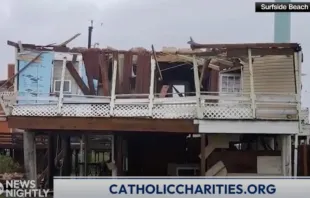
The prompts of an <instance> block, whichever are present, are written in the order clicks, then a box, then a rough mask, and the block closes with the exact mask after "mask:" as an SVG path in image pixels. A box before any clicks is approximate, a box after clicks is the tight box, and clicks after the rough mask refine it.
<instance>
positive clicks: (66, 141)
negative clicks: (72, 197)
mask: <svg viewBox="0 0 310 198" xmlns="http://www.w3.org/2000/svg"><path fill="white" fill-rule="evenodd" d="M70 139H71V138H70V136H69V135H62V136H61V147H62V150H63V152H64V154H63V168H62V173H61V175H62V176H71V166H72V161H71V157H72V153H71V142H70Z"/></svg>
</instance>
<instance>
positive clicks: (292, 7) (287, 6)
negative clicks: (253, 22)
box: [255, 2, 310, 12]
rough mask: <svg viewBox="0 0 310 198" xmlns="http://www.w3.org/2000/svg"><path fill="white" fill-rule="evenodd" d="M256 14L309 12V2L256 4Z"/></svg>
mask: <svg viewBox="0 0 310 198" xmlns="http://www.w3.org/2000/svg"><path fill="white" fill-rule="evenodd" d="M255 11H256V12H310V2H294V3H275V2H256V3H255Z"/></svg>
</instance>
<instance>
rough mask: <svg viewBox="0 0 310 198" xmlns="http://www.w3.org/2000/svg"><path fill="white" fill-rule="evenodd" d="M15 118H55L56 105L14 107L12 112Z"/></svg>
mask: <svg viewBox="0 0 310 198" xmlns="http://www.w3.org/2000/svg"><path fill="white" fill-rule="evenodd" d="M12 115H15V116H57V105H55V104H54V105H48V104H46V105H16V106H14V108H13V110H12Z"/></svg>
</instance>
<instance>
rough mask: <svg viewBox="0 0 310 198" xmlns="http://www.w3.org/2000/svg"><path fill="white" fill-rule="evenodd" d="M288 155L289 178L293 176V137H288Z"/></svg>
mask: <svg viewBox="0 0 310 198" xmlns="http://www.w3.org/2000/svg"><path fill="white" fill-rule="evenodd" d="M286 137H287V142H286V148H287V155H286V166H287V169H286V171H287V176H292V136H291V135H287V136H286Z"/></svg>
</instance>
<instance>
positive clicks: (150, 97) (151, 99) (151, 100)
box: [149, 56, 156, 117]
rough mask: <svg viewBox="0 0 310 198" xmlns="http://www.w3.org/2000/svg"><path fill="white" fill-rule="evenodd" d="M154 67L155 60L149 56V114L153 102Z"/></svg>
mask: <svg viewBox="0 0 310 198" xmlns="http://www.w3.org/2000/svg"><path fill="white" fill-rule="evenodd" d="M155 67H156V62H155V59H154V57H153V56H152V58H151V82H150V91H149V116H150V117H152V115H153V102H154V84H155Z"/></svg>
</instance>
